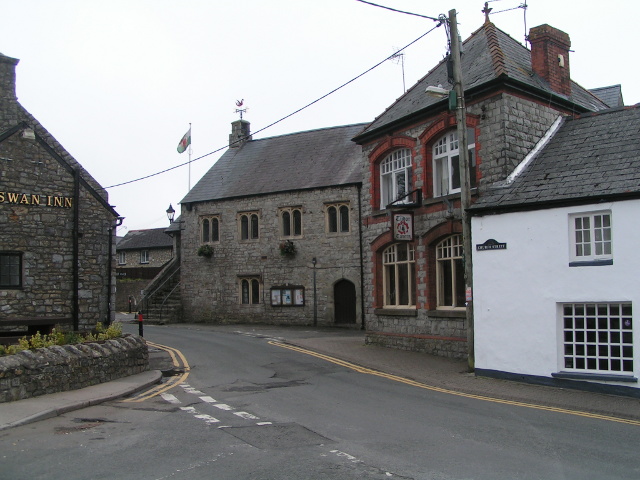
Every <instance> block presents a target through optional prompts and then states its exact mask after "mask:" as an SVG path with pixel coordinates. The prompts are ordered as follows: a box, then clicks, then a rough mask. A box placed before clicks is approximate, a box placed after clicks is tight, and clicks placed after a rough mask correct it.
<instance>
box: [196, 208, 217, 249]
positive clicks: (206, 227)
mask: <svg viewBox="0 0 640 480" xmlns="http://www.w3.org/2000/svg"><path fill="white" fill-rule="evenodd" d="M219 241H220V216H219V215H214V216H208V217H200V243H217V242H219Z"/></svg>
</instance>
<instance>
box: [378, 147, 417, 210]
mask: <svg viewBox="0 0 640 480" xmlns="http://www.w3.org/2000/svg"><path fill="white" fill-rule="evenodd" d="M410 191H411V150H409V149H408V148H403V149H401V150H396V151H394V152H391V153H390V154H389V155H387V157H386V158H385V159H384V160H383V161H382V162H381V163H380V208H381V209H384V208H387V205H389V204H390V203H391V202H393V201H395V200H398V199H401V200H400V201H399V202H398V203H407V202H409V201H410V200H409V198H408V197H404V195H406V194H407V193H409V192H410ZM403 197H404V198H403Z"/></svg>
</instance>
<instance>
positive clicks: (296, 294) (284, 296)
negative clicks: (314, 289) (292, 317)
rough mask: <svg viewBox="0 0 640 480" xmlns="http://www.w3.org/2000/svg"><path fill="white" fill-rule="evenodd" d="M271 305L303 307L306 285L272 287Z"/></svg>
mask: <svg viewBox="0 0 640 480" xmlns="http://www.w3.org/2000/svg"><path fill="white" fill-rule="evenodd" d="M271 306H273V307H302V306H304V287H298V286H295V287H294V286H289V285H287V286H284V287H271Z"/></svg>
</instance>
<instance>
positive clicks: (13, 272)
mask: <svg viewBox="0 0 640 480" xmlns="http://www.w3.org/2000/svg"><path fill="white" fill-rule="evenodd" d="M20 287H22V252H0V288H9V289H10V288H20Z"/></svg>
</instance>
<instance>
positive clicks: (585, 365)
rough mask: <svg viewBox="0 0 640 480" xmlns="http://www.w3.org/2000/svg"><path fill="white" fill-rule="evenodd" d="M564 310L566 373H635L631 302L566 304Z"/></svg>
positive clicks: (563, 352) (563, 344)
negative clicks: (567, 371) (568, 371)
mask: <svg viewBox="0 0 640 480" xmlns="http://www.w3.org/2000/svg"><path fill="white" fill-rule="evenodd" d="M561 308H562V334H563V338H562V350H563V351H562V358H563V368H564V370H570V371H573V372H585V373H604V374H626V375H630V374H632V373H633V317H632V306H631V303H565V304H562V305H561Z"/></svg>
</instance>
